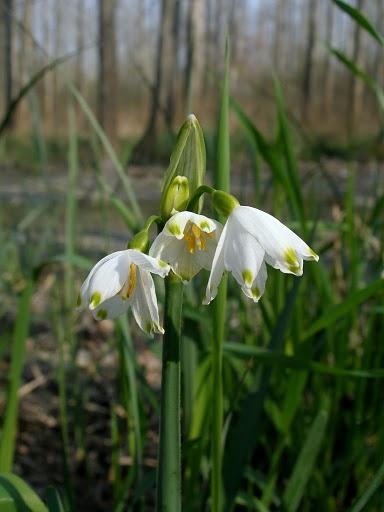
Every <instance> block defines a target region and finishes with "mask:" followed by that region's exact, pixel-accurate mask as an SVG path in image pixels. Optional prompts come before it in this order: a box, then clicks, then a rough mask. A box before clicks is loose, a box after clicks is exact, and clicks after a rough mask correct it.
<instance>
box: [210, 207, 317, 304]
mask: <svg viewBox="0 0 384 512" xmlns="http://www.w3.org/2000/svg"><path fill="white" fill-rule="evenodd" d="M318 259H319V257H318V256H317V254H316V253H315V252H313V250H312V249H311V248H310V247H309V246H308V245H307V244H306V243H305V242H304V241H303V240H302V239H301V238H300V237H298V236H297V235H296V234H295V233H294V232H293V231H291V230H290V229H289V228H287V227H286V226H284V224H282V223H281V222H280V221H279V220H277V219H276V218H275V217H273V216H272V215H269V214H268V213H265V212H263V211H261V210H257V209H256V208H251V207H249V206H235V207H234V208H233V210H232V212H231V213H230V215H229V217H228V220H227V222H226V224H225V226H224V229H223V231H222V234H221V237H220V240H219V242H218V245H217V249H216V252H215V256H214V258H213V263H212V270H211V274H210V276H209V280H208V285H207V290H206V296H205V299H204V303H205V304H209V303H210V302H211V300H212V299H214V298H215V296H216V294H217V288H218V286H219V283H220V281H221V277H222V275H223V272H224V270H228V271H230V272H231V273H232V275H233V277H234V278H235V279H236V281H237V282H238V283H239V284H240V286H241V288H242V290H243V292H244V293H245V295H246V296H247V297H249V298H251V299H253V300H254V301H255V302H257V301H258V300H259V299H260V297H261V296H262V294H263V293H264V289H265V282H266V280H267V269H266V265H265V263H268V264H269V265H271V266H272V267H274V268H277V269H279V270H281V272H284V273H287V274H295V275H297V276H301V275H302V273H303V260H315V261H318Z"/></svg>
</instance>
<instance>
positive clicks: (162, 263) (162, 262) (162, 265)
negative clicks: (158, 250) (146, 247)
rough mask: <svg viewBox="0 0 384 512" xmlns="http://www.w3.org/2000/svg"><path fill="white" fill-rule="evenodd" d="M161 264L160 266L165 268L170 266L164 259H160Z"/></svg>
mask: <svg viewBox="0 0 384 512" xmlns="http://www.w3.org/2000/svg"><path fill="white" fill-rule="evenodd" d="M159 265H160V267H163V268H164V267H166V266H168V263H167V262H166V261H164V260H159Z"/></svg>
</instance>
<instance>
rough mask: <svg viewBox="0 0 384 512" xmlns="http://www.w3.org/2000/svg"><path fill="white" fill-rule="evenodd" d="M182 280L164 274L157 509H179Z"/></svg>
mask: <svg viewBox="0 0 384 512" xmlns="http://www.w3.org/2000/svg"><path fill="white" fill-rule="evenodd" d="M182 303H183V283H182V282H181V281H180V279H179V278H178V277H176V276H175V275H174V274H173V275H169V276H168V277H166V278H165V312H164V330H165V334H164V340H163V367H162V378H161V415H160V444H159V462H158V473H157V512H180V511H181V437H180V337H181V313H182Z"/></svg>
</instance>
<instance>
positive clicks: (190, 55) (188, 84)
mask: <svg viewBox="0 0 384 512" xmlns="http://www.w3.org/2000/svg"><path fill="white" fill-rule="evenodd" d="M203 14H204V13H203V2H202V0H189V10H188V22H187V34H188V36H187V37H188V38H187V63H186V67H185V82H184V94H185V98H186V99H187V105H186V106H187V108H186V110H187V112H191V111H192V110H193V108H194V105H195V101H194V100H195V97H196V95H197V93H198V91H200V90H201V84H202V82H203V80H202V76H203V69H204V62H203V55H204V49H203V41H204V34H203V30H202V29H203V25H202V20H203V18H204V16H203Z"/></svg>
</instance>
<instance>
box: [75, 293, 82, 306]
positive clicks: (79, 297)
mask: <svg viewBox="0 0 384 512" xmlns="http://www.w3.org/2000/svg"><path fill="white" fill-rule="evenodd" d="M76 306H77V307H78V308H79V307H80V306H81V295H80V293H79V294H78V296H77V300H76Z"/></svg>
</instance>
